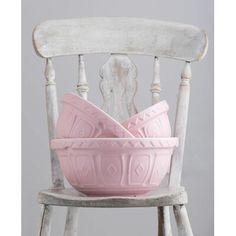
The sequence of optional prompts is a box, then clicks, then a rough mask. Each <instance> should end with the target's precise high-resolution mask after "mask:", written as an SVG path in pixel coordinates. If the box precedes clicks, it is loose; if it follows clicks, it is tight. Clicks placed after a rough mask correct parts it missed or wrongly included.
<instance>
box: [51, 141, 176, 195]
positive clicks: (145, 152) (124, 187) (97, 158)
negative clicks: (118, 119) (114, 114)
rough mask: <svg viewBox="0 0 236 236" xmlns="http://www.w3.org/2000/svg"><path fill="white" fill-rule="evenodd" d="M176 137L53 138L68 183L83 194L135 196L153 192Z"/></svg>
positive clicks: (162, 176)
mask: <svg viewBox="0 0 236 236" xmlns="http://www.w3.org/2000/svg"><path fill="white" fill-rule="evenodd" d="M177 145H178V139H177V138H158V139H157V138H156V139H154V138H153V139H148V138H145V139H144V138H141V139H140V138H130V139H127V138H126V139H125V138H122V139H117V138H110V139H109V138H108V139H105V138H94V139H92V138H90V139H54V140H52V142H51V147H52V148H53V149H54V150H55V151H56V153H57V155H58V157H59V160H60V165H61V168H62V171H63V173H64V175H65V177H66V178H67V180H68V181H69V183H70V184H71V185H72V186H73V187H74V188H75V189H77V190H78V191H81V192H83V193H85V194H87V195H98V196H99V195H138V194H143V193H146V192H148V191H151V190H154V189H155V188H156V187H157V186H158V185H159V184H160V183H161V181H162V179H163V178H164V177H165V175H166V173H167V172H168V170H169V167H170V161H171V154H172V152H173V149H174V147H176V146H177Z"/></svg>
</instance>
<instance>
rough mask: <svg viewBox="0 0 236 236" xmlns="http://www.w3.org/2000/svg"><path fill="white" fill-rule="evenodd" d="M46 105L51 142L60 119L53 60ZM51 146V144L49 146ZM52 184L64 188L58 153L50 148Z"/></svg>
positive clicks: (47, 70)
mask: <svg viewBox="0 0 236 236" xmlns="http://www.w3.org/2000/svg"><path fill="white" fill-rule="evenodd" d="M45 78H46V105H47V117H48V134H49V142H50V140H51V139H53V138H55V126H56V122H57V117H58V104H57V90H56V83H55V70H54V68H53V64H52V60H51V58H48V59H47V60H46V68H45ZM49 145H50V144H49ZM50 156H51V171H52V184H53V187H54V188H61V187H64V180H63V175H62V172H61V168H60V164H59V160H58V158H57V156H56V153H55V152H54V151H53V150H52V149H51V148H50Z"/></svg>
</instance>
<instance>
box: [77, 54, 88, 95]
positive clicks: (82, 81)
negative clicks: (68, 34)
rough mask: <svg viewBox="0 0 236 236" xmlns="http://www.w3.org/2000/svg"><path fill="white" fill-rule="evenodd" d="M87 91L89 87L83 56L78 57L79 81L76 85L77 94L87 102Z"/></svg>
mask: <svg viewBox="0 0 236 236" xmlns="http://www.w3.org/2000/svg"><path fill="white" fill-rule="evenodd" d="M88 90H89V87H88V83H87V78H86V71H85V64H84V59H83V55H79V79H78V83H77V92H78V94H79V95H80V96H81V97H82V98H84V99H86V100H87V98H88Z"/></svg>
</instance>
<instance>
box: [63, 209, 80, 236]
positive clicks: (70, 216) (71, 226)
mask: <svg viewBox="0 0 236 236" xmlns="http://www.w3.org/2000/svg"><path fill="white" fill-rule="evenodd" d="M78 216H79V208H78V207H68V209H67V216H66V224H65V231H64V236H77V235H78Z"/></svg>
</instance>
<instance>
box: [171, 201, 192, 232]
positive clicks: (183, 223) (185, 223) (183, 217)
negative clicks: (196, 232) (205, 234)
mask: <svg viewBox="0 0 236 236" xmlns="http://www.w3.org/2000/svg"><path fill="white" fill-rule="evenodd" d="M174 215H175V220H176V223H177V228H178V236H193V232H192V228H191V225H190V222H189V218H188V213H187V210H186V207H185V205H176V206H174Z"/></svg>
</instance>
